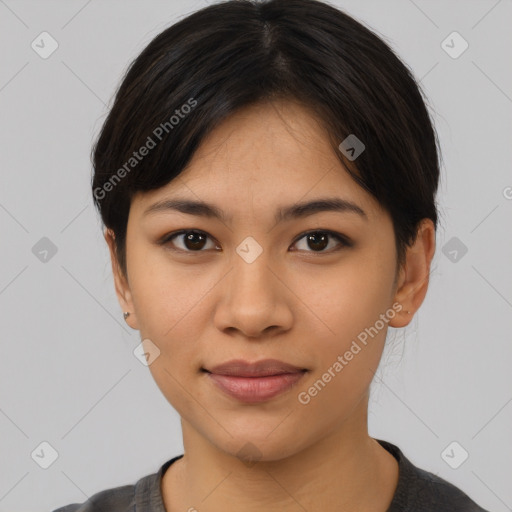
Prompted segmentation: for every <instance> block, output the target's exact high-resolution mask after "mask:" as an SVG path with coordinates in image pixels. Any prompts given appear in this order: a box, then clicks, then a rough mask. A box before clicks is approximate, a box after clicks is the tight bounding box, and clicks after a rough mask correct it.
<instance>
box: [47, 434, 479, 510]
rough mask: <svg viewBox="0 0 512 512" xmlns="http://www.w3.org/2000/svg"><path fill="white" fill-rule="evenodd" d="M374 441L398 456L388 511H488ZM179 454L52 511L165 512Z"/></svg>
mask: <svg viewBox="0 0 512 512" xmlns="http://www.w3.org/2000/svg"><path fill="white" fill-rule="evenodd" d="M377 441H378V442H379V443H380V444H381V446H383V447H384V448H385V449H386V450H388V451H389V452H390V453H391V454H392V455H393V456H394V457H395V459H397V461H398V467H399V477H398V486H397V489H396V491H395V494H394V496H393V501H392V502H391V505H390V506H389V508H388V510H387V512H488V511H486V510H484V509H483V508H481V507H479V506H478V505H477V504H476V503H475V502H474V501H472V500H471V499H470V498H469V497H468V496H467V495H466V494H464V493H463V492H462V491H461V490H459V489H457V488H456V487H455V486H454V485H452V484H450V483H449V482H447V481H446V480H443V479H442V478H440V477H438V476H436V475H434V474H433V473H429V472H428V471H425V470H423V469H420V468H418V467H416V466H414V465H413V464H412V463H411V462H410V461H409V460H408V459H407V458H406V457H405V456H404V454H403V453H402V452H401V451H400V449H399V448H398V447H396V446H395V445H394V444H391V443H389V442H387V441H382V440H380V439H377ZM181 457H183V454H182V455H178V456H176V457H174V458H172V459H170V460H168V461H167V462H165V463H164V464H163V465H162V466H161V467H160V469H159V470H158V472H156V473H153V474H151V475H147V476H145V477H143V478H141V479H140V480H138V481H137V483H136V484H135V485H124V486H121V487H115V488H113V489H107V490H105V491H101V492H99V493H97V494H95V495H94V496H91V498H89V499H88V500H87V501H86V502H84V503H82V504H78V503H75V504H73V505H67V506H65V507H61V508H58V509H56V510H54V511H53V512H167V511H166V510H165V507H164V502H163V499H162V492H161V490H160V483H161V480H162V476H163V474H164V473H165V471H166V470H167V468H168V467H169V466H170V465H171V464H172V463H173V462H174V461H176V460H178V459H180V458H181Z"/></svg>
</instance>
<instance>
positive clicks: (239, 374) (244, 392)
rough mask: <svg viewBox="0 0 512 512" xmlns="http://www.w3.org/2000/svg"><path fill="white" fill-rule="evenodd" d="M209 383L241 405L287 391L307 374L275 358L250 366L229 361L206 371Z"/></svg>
mask: <svg viewBox="0 0 512 512" xmlns="http://www.w3.org/2000/svg"><path fill="white" fill-rule="evenodd" d="M203 371H205V372H206V373H207V376H208V377H209V380H210V381H211V382H213V383H214V384H215V385H216V386H217V388H218V389H220V390H222V392H223V393H225V394H227V395H229V396H230V397H231V398H235V399H236V400H238V401H240V402H246V403H259V402H266V401H267V400H270V399H271V398H274V397H276V396H277V395H280V394H282V393H284V392H285V391H288V390H289V389H291V388H292V387H293V386H295V385H296V384H297V383H298V382H299V381H300V380H301V379H302V377H303V376H304V375H305V374H306V372H307V369H306V368H300V367H298V366H294V365H291V364H288V363H285V362H283V361H279V360H277V359H265V360H263V361H257V362H254V363H250V362H248V361H244V360H242V359H236V360H232V361H228V362H227V363H223V364H220V365H217V366H213V367H212V368H210V369H209V370H207V369H205V368H203Z"/></svg>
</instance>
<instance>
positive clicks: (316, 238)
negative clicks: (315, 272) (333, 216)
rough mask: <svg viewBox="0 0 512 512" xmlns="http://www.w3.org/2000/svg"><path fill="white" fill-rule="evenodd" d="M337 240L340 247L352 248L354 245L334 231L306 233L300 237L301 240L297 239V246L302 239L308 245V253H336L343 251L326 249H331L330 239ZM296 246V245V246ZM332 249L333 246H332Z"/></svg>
mask: <svg viewBox="0 0 512 512" xmlns="http://www.w3.org/2000/svg"><path fill="white" fill-rule="evenodd" d="M330 238H332V239H335V240H337V241H338V246H340V245H341V246H342V247H351V246H352V243H351V242H350V241H349V239H348V238H347V237H345V236H344V235H342V234H340V233H335V232H333V231H328V230H327V231H325V230H324V231H320V230H319V231H309V232H308V233H304V234H303V235H301V236H300V238H298V239H297V241H296V242H295V244H297V242H299V241H300V240H302V239H305V245H306V249H305V250H306V252H314V253H315V252H316V253H323V252H335V251H338V250H340V249H341V247H338V248H337V249H336V248H335V249H334V250H330V251H325V250H324V249H325V248H326V247H329V239H330ZM295 244H294V245H295ZM307 247H310V248H312V249H314V250H313V251H308V250H307ZM331 248H332V246H331ZM299 250H300V249H299ZM302 250H303V249H302Z"/></svg>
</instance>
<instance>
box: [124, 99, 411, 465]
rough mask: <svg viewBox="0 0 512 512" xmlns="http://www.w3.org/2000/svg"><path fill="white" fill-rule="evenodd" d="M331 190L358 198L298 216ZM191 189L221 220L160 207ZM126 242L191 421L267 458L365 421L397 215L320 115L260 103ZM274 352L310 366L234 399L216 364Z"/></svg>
mask: <svg viewBox="0 0 512 512" xmlns="http://www.w3.org/2000/svg"><path fill="white" fill-rule="evenodd" d="M327 198H329V199H330V200H334V201H339V202H340V203H341V202H342V201H347V202H350V203H351V204H352V205H353V207H352V208H345V209H343V208H338V209H336V208H330V209H329V208H325V205H324V207H320V208H317V209H315V208H309V209H308V208H303V209H302V210H301V209H298V210H297V209H296V210H295V214H293V211H294V210H293V208H294V207H296V206H297V205H299V204H302V203H310V202H314V201H320V200H324V199H327ZM177 199H180V200H183V201H193V202H199V201H201V202H205V203H208V204H210V205H212V206H214V207H215V209H217V210H218V212H221V215H222V216H221V217H220V218H217V217H216V216H214V215H204V212H205V209H204V208H203V209H202V210H201V209H199V208H196V209H195V210H194V211H192V210H191V209H190V208H188V209H185V208H181V211H180V210H179V209H174V208H167V209H153V211H149V212H148V209H150V208H151V207H152V206H153V205H155V204H156V203H159V202H161V201H166V200H177ZM290 208H292V210H291V212H292V213H291V214H289V215H282V216H281V217H279V216H278V213H279V212H285V211H286V210H287V209H290ZM201 213H203V214H201ZM191 232H192V233H191ZM126 247H127V249H126V250H127V253H126V254H127V281H125V282H122V283H121V281H119V283H121V284H118V286H119V292H118V293H119V296H120V300H121V302H122V306H123V308H126V309H124V310H125V311H126V310H128V311H131V316H130V317H129V318H128V322H129V323H130V325H131V326H132V327H133V328H135V329H139V330H140V333H141V339H143V340H146V341H144V344H145V345H144V346H145V348H146V350H147V351H148V352H150V354H151V353H152V354H153V355H150V356H149V357H150V363H151V364H150V365H149V368H150V371H151V373H152V375H153V377H154V379H155V381H156V383H157V385H158V386H159V388H160V389H161V391H162V393H163V394H164V396H165V397H166V398H167V400H168V401H169V402H170V403H171V404H172V406H173V407H174V408H175V409H176V410H177V411H178V412H179V414H180V415H181V417H182V419H183V420H184V422H185V423H186V424H187V425H188V428H191V429H193V430H194V432H196V433H197V434H199V435H200V436H202V437H203V438H204V439H207V440H208V441H209V442H210V443H211V445H213V446H215V447H217V448H218V449H219V450H221V451H223V452H225V453H228V454H232V455H235V454H237V453H238V452H239V450H241V449H242V448H243V447H244V446H247V445H246V443H251V445H250V446H253V447H256V448H255V450H257V451H258V452H259V454H260V455H259V456H260V457H261V459H262V460H277V459H280V458H283V457H286V456H290V455H291V454H293V453H296V452H298V451H300V450H302V449H304V448H307V447H308V446H311V445H313V444H314V443H315V442H316V441H318V440H319V439H322V438H324V437H326V436H328V435H330V434H333V433H335V432H336V431H340V429H343V428H347V429H348V425H352V426H355V425H357V427H355V428H363V426H364V427H365V426H366V423H365V421H366V406H367V398H368V389H369V385H370V383H371V380H372V378H373V372H375V371H376V369H377V366H378V363H379V360H380V357H381V354H382V350H383V347H384V342H385V337H386V331H387V327H388V325H390V324H391V325H392V324H393V322H396V317H398V316H399V315H400V314H401V313H399V312H398V311H399V309H400V308H401V306H397V303H396V297H395V288H394V279H395V264H396V251H395V238H394V232H393V225H392V222H391V218H390V216H389V215H388V214H387V213H386V212H385V211H384V210H382V209H381V208H380V206H379V204H378V203H377V202H376V201H375V200H374V199H373V198H372V196H370V195H369V194H368V193H366V192H365V191H364V190H363V189H362V188H360V187H359V186H358V185H357V184H356V183H355V182H354V181H353V180H352V179H351V178H350V176H349V175H348V173H347V172H346V169H345V168H344V167H343V166H342V164H341V163H340V160H339V159H338V158H337V156H336V155H335V154H334V153H333V150H332V148H331V146H330V145H329V144H328V142H327V136H326V134H325V133H324V132H323V131H322V129H321V127H320V126H319V125H318V123H317V122H315V119H314V117H312V115H311V113H310V112H308V111H307V110H305V109H304V108H303V107H300V106H298V105H295V104H293V103H283V102H281V103H278V104H275V105H270V104H265V105H263V104H259V105H256V106H251V107H250V108H246V109H244V110H243V111H240V112H238V113H237V114H236V115H233V116H232V117H230V118H229V119H228V120H226V121H224V122H223V123H222V124H221V125H220V126H219V127H217V129H216V130H215V131H214V132H212V134H211V135H210V137H209V138H208V139H207V140H206V141H204V143H203V144H202V146H201V147H200V148H199V149H198V151H197V152H196V153H195V156H194V158H193V160H192V161H191V162H190V164H189V166H188V167H187V169H186V170H185V171H184V172H183V173H182V174H181V175H180V176H179V177H178V178H177V179H175V180H173V181H172V182H171V183H170V184H169V185H167V186H165V187H163V188H161V189H158V190H155V191H151V192H149V193H139V194H138V195H136V196H135V198H134V199H133V200H132V204H131V209H130V215H129V220H128V229H127V239H126ZM393 305H394V306H393ZM394 317H395V320H394V321H393V320H392V319H393V318H394ZM147 340H150V343H148V341H147ZM154 355H157V357H156V358H155V359H154V360H153V361H152V362H151V359H152V358H153V356H154ZM267 358H272V359H278V360H281V361H284V362H285V363H288V364H291V365H294V366H296V367H299V368H301V369H307V371H306V372H303V373H301V375H300V377H299V378H298V380H296V381H294V383H293V385H291V387H289V388H286V389H284V391H282V392H280V393H278V394H277V395H274V396H272V397H270V398H266V399H263V400H260V401H259V402H254V401H253V402H248V401H247V400H244V399H239V398H236V397H233V396H232V395H230V394H228V393H226V392H225V391H223V390H222V389H221V388H220V387H219V386H218V385H217V384H216V382H215V380H214V379H212V378H211V376H210V375H209V374H208V373H206V372H205V371H203V369H209V368H210V369H211V368H212V367H213V366H215V365H219V364H221V363H225V362H227V361H230V360H232V359H243V360H246V361H250V362H254V361H260V360H262V359H267ZM347 431H348V430H347Z"/></svg>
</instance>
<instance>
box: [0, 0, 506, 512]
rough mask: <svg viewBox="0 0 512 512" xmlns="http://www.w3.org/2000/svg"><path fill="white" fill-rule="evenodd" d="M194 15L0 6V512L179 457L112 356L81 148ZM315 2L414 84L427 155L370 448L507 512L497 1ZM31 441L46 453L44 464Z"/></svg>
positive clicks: (149, 388) (171, 419)
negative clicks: (410, 265)
mask: <svg viewBox="0 0 512 512" xmlns="http://www.w3.org/2000/svg"><path fill="white" fill-rule="evenodd" d="M206 3H207V2H205V1H204V0H201V1H199V0H198V1H192V0H190V1H185V0H182V1H172V2H171V1H165V2H164V1H144V2H142V1H139V2H135V1H126V0H125V1H120V0H110V1H100V0H92V1H87V0H72V1H71V0H67V1H31V2H29V1H21V0H0V43H1V44H0V52H1V67H0V109H1V117H0V119H1V124H0V131H1V133H0V140H1V141H2V150H1V151H0V172H1V189H0V236H1V248H2V250H1V253H0V254H1V266H0V315H1V347H2V358H1V359H0V447H1V452H0V476H1V478H0V511H3V512H6V511H9V512H18V511H29V510H33V511H48V510H52V509H53V508H54V507H57V506H59V505H64V504H67V503H71V502H82V501H85V500H86V499H87V497H88V496H91V495H92V494H94V493H95V492H98V491H100V490H103V489H106V488H110V487H114V486H118V485H124V484H130V483H135V481H136V480H137V479H139V478H140V477H142V476H144V475H146V474H149V473H153V472H155V471H156V470H157V469H158V468H159V466H160V465H161V464H162V463H163V462H164V461H165V460H167V459H169V458H171V457H172V456H175V455H177V454H179V453H182V441H181V430H180V424H179V417H178V415H177V413H176V412H175V411H174V410H173V409H172V407H171V406H170V405H169V404H168V402H167V401H166V400H165V398H164V397H163V395H162V394H161V392H160V391H159V389H158V388H157V386H156V384H155V383H154V381H153V379H152V377H151V374H150V373H149V370H148V368H147V367H145V366H144V365H142V364H141V363H140V362H139V360H138V359H137V358H136V357H135V356H134V355H133V353H132V351H133V350H134V348H135V347H136V346H137V345H138V344H139V342H140V338H139V333H138V332H137V331H132V330H131V329H130V328H129V327H128V326H127V325H126V324H125V323H124V321H123V318H122V312H121V310H120V308H119V305H118V303H117V299H116V296H115V292H114V286H113V281H112V277H111V270H110V261H109V259H108V252H107V247H106V244H105V242H104V240H103V237H102V233H101V226H100V223H99V217H98V216H97V214H96V213H95V211H94V208H93V206H92V199H91V192H90V187H89V180H90V172H91V168H90V160H89V153H90V149H91V144H92V141H93V139H94V137H95V135H96V134H97V132H98V130H99V128H100V126H101V123H102V121H103V120H104V118H105V114H106V112H107V107H108V105H109V104H110V101H111V98H112V95H113V93H114V91H115V89H116V87H117V85H118V83H119V80H120V77H121V74H122V73H123V72H124V70H125V69H126V67H127V65H128V64H129V62H130V61H131V60H132V59H133V58H134V57H136V55H137V54H138V53H139V52H140V51H141V50H142V49H143V47H144V46H145V45H146V44H147V43H148V42H149V41H150V40H151V39H152V38H153V37H154V36H156V35H157V34H158V33H159V32H160V31H161V30H163V29H164V28H165V27H167V26H169V25H170V24H172V23H173V22H175V21H176V20H178V19H180V18H182V17H184V16H185V15H187V14H188V13H190V12H192V11H194V10H196V9H198V8H199V7H201V6H204V5H206ZM208 3H211V2H208ZM333 3H334V4H335V5H337V6H339V7H340V8H344V9H346V10H347V12H348V13H349V14H351V15H353V16H354V17H356V18H357V19H359V20H360V21H362V22H364V23H365V24H367V25H368V26H370V27H371V28H373V29H374V30H375V31H377V32H378V33H379V34H380V35H381V36H382V37H384V38H385V39H386V40H387V41H388V42H389V43H390V44H391V45H392V46H393V47H394V48H395V49H396V50H397V52H398V53H399V55H400V56H401V57H402V58H403V59H404V60H405V62H406V63H407V64H408V65H409V66H410V67H411V68H412V70H413V72H414V73H415V75H416V77H417V78H418V79H421V83H422V85H423V87H424V88H425V91H426V93H427V94H428V96H429V98H430V102H431V104H432V108H433V110H434V111H435V112H434V114H433V115H434V119H435V122H436V125H437V129H438V132H439V135H440V138H441V143H442V150H443V156H444V167H443V169H442V183H441V190H440V193H439V196H438V198H439V203H440V209H441V226H440V228H439V230H438V235H437V240H438V246H437V251H436V255H435V258H434V262H433V272H432V277H431V284H430V288H429V291H428V294H427V298H426V300H425V302H424V304H423V306H422V307H421V309H420V311H419V312H418V313H417V314H416V316H415V318H414V320H413V322H412V323H411V324H410V326H409V327H407V328H406V329H401V330H397V329H390V331H389V335H388V336H389V341H390V343H391V345H390V349H389V350H388V351H387V352H386V354H385V357H384V358H383V362H382V364H381V367H380V370H379V373H378V377H377V378H376V379H375V383H374V385H373V387H372V389H373V395H372V401H371V405H370V414H369V422H370V434H371V435H373V436H374V437H377V438H380V439H386V440H389V441H391V442H394V443H395V444H397V445H398V446H399V447H400V448H401V449H402V450H403V451H404V453H405V454H406V456H408V457H409V458H410V459H411V460H412V461H413V462H414V463H415V464H417V465H419V466H420V467H422V468H424V469H427V470H429V471H432V472H433V473H436V474H438V475H440V476H442V477H444V478H446V479H448V480H449V481H451V482H453V483H454V484H455V485H457V486H459V487H460V488H462V489H463V490H465V491H466V492H467V493H468V494H470V495H471V497H472V498H473V499H475V500H476V501H478V502H479V503H480V504H481V505H482V506H484V507H485V508H488V509H489V510H492V511H497V512H498V511H505V510H512V486H511V485H510V484H511V481H510V475H511V461H512V440H511V439H512V436H511V431H512V430H511V425H512V385H511V384H512V382H511V372H510V364H511V361H512V343H511V335H510V332H511V327H512V322H511V319H512V314H511V313H512V309H511V308H512V270H511V264H510V263H511V262H512V236H511V229H510V226H511V222H510V221H511V220H512V200H511V198H512V188H511V187H512V174H511V170H510V169H511V167H510V163H511V153H512V145H511V144H510V141H511V132H512V126H511V120H512V115H511V114H512V99H511V96H512V72H511V67H510V52H511V49H512V48H511V40H512V31H511V30H510V21H511V20H512V5H511V1H510V0H501V1H495V0H492V1H491V0H489V1H487V0H486V1H484V0H480V1H476V0H473V1H468V0H465V1H455V0H451V1H446V0H442V1H441V0H440V1H425V0H424V1H420V0H415V1H414V2H413V1H412V0H394V1H390V0H388V1H386V2H382V1H348V0H338V1H336V2H334V1H333ZM43 31H47V32H49V33H50V34H51V36H52V37H53V38H54V39H55V40H56V41H57V42H58V45H59V46H58V48H57V50H56V51H55V52H54V53H53V54H52V55H51V56H49V57H48V58H47V59H43V58H41V57H40V56H39V54H38V53H36V52H35V51H34V50H33V49H32V47H31V43H32V41H34V40H36V42H37V41H38V40H39V41H40V39H38V36H39V34H40V33H41V32H43ZM453 31H457V32H459V33H460V34H461V36H462V37H463V38H464V39H465V40H466V41H467V42H468V43H469V48H468V49H467V50H466V51H465V52H464V53H463V54H462V55H460V56H459V57H458V58H453V57H451V56H450V55H448V53H446V51H445V49H444V48H443V47H442V42H443V40H445V39H446V38H447V36H448V35H449V34H451V33H452V32H453ZM448 41H450V39H449V40H448ZM448 44H450V45H451V46H453V48H452V52H453V51H457V50H458V49H460V48H461V41H460V40H455V41H454V42H453V43H451V42H449V43H448ZM45 47H46V48H47V49H48V47H49V46H48V44H46V45H45ZM43 237H47V238H48V239H49V240H51V242H52V243H53V244H54V245H55V247H56V250H57V252H56V253H55V254H53V255H52V252H51V251H50V252H49V253H48V254H47V255H46V256H44V253H41V252H40V251H42V250H43V249H44V248H45V247H47V246H48V244H49V242H48V240H43V241H40V240H41V239H42V238H43ZM36 244H39V245H36ZM34 246H35V249H34ZM464 247H466V248H467V253H465V254H464V252H463V251H464ZM453 250H455V251H456V253H455V252H453ZM450 251H452V252H451V253H450ZM455 254H457V257H455V256H454V255H455ZM45 257H46V261H41V258H43V259H44V258H45ZM393 340H394V341H393ZM453 441H456V442H457V443H459V444H460V445H461V446H462V447H463V448H464V449H465V450H466V451H467V452H468V453H469V458H468V459H467V460H466V461H465V462H464V463H463V464H461V465H460V466H459V467H458V468H457V469H453V468H452V467H450V466H449V465H448V464H447V463H446V462H445V460H444V459H443V457H442V453H443V451H444V450H445V448H446V447H447V446H448V445H449V444H450V443H452V442H453ZM42 442H47V443H49V444H50V445H51V446H52V447H53V449H54V450H55V451H56V452H57V453H58V457H57V459H56V460H55V461H54V462H53V463H52V464H50V465H49V467H48V468H47V469H43V468H42V467H40V464H41V463H43V464H44V463H45V461H46V462H47V463H49V462H51V461H50V459H49V457H50V456H51V455H50V454H51V449H49V448H48V447H47V445H42V446H41V443H42ZM457 450H459V449H458V448H457ZM457 450H455V451H454V452H453V453H454V454H455V455H454V456H453V457H452V460H454V459H455V460H456V459H457V457H460V455H459V452H457ZM35 454H39V457H38V456H37V455H35ZM450 454H451V452H450Z"/></svg>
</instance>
